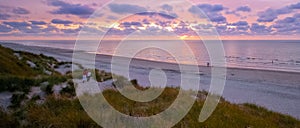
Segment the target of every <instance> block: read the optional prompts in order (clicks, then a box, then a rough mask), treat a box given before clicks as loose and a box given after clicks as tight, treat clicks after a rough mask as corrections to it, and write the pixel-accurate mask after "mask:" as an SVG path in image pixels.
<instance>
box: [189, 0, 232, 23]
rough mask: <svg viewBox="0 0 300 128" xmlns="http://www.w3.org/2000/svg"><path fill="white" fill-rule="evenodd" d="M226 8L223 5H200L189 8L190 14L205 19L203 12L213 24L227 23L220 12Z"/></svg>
mask: <svg viewBox="0 0 300 128" xmlns="http://www.w3.org/2000/svg"><path fill="white" fill-rule="evenodd" d="M224 9H225V8H224V7H223V5H219V4H217V5H210V4H200V5H197V6H192V7H190V8H189V10H188V11H189V12H190V13H192V14H195V15H198V16H199V17H200V18H205V16H204V15H203V14H202V12H201V10H202V11H203V12H204V13H205V14H206V15H207V16H208V18H209V19H210V20H211V21H212V22H217V23H225V22H226V21H227V19H226V17H224V16H223V15H222V14H221V13H220V12H221V11H223V10H224Z"/></svg>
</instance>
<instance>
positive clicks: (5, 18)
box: [0, 13, 11, 20]
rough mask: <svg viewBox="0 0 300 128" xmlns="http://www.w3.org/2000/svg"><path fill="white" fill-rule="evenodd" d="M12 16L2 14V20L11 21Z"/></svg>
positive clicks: (0, 16)
mask: <svg viewBox="0 0 300 128" xmlns="http://www.w3.org/2000/svg"><path fill="white" fill-rule="evenodd" d="M10 17H11V16H10V15H8V14H3V13H0V20H7V19H9V18H10Z"/></svg>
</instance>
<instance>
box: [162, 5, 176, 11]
mask: <svg viewBox="0 0 300 128" xmlns="http://www.w3.org/2000/svg"><path fill="white" fill-rule="evenodd" d="M161 8H162V9H163V10H165V11H169V12H170V11H172V10H173V7H172V6H171V5H168V4H164V5H162V6H161Z"/></svg>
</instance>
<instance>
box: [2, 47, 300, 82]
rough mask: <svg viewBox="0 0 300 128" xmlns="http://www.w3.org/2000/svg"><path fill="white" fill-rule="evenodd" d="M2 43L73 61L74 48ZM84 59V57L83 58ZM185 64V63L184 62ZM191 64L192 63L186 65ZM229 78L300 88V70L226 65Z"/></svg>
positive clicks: (145, 64) (104, 58)
mask: <svg viewBox="0 0 300 128" xmlns="http://www.w3.org/2000/svg"><path fill="white" fill-rule="evenodd" d="M0 45H3V46H5V47H9V48H12V49H14V50H20V51H27V52H31V53H36V54H41V53H42V54H45V55H47V56H52V57H54V58H56V59H58V60H60V61H72V57H73V50H69V49H61V48H51V47H40V46H29V45H22V44H16V43H3V42H0ZM86 55H87V56H88V55H91V53H86ZM112 57H113V56H111V55H105V54H96V57H95V61H96V65H95V67H96V68H99V65H100V64H98V65H97V63H105V64H110V62H111V58H112ZM114 57H116V58H118V59H128V58H126V57H119V56H114ZM83 59H84V58H83ZM183 65H184V64H183ZM131 66H135V67H138V68H145V69H149V68H157V67H158V68H162V69H164V70H167V71H169V70H170V71H174V72H180V71H179V68H178V64H176V63H171V62H161V61H154V60H146V59H140V58H133V59H132V60H131ZM185 66H191V65H185ZM198 68H199V73H201V74H204V76H207V77H210V71H211V68H212V67H207V66H203V65H198ZM226 71H227V76H226V79H227V80H238V81H247V82H249V81H252V82H254V83H258V84H266V83H267V84H270V83H271V84H273V85H279V86H287V87H296V88H300V84H299V83H300V79H299V78H300V72H291V71H277V70H267V69H249V68H237V67H226Z"/></svg>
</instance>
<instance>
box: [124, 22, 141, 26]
mask: <svg viewBox="0 0 300 128" xmlns="http://www.w3.org/2000/svg"><path fill="white" fill-rule="evenodd" d="M131 26H134V27H141V26H143V25H142V24H141V23H140V22H123V23H121V24H120V27H131Z"/></svg>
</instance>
